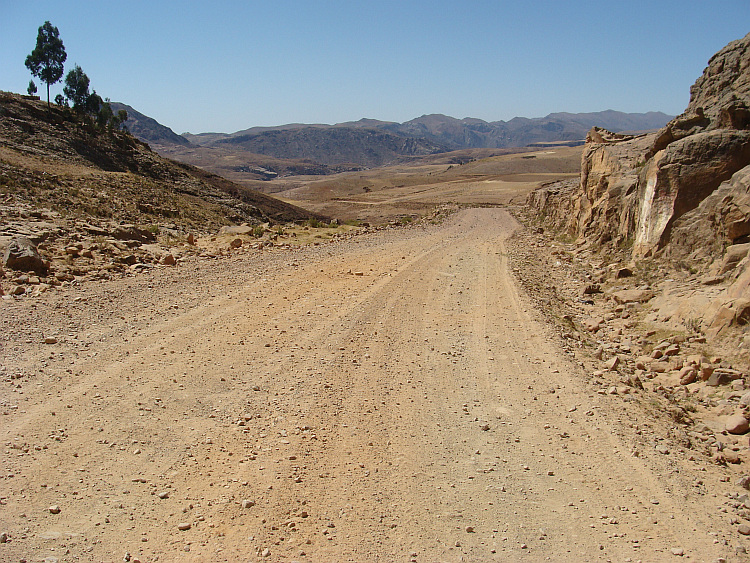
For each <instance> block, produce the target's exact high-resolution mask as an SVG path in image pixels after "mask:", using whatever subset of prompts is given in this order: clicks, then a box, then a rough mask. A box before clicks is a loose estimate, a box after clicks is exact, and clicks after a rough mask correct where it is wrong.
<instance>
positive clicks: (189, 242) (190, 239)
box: [187, 233, 195, 246]
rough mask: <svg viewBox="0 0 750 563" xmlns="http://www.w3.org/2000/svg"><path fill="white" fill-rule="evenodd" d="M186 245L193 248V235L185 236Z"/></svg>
mask: <svg viewBox="0 0 750 563" xmlns="http://www.w3.org/2000/svg"><path fill="white" fill-rule="evenodd" d="M187 243H188V244H189V245H190V246H195V235H194V234H193V233H190V234H188V236H187Z"/></svg>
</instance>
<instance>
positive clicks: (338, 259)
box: [0, 209, 727, 562]
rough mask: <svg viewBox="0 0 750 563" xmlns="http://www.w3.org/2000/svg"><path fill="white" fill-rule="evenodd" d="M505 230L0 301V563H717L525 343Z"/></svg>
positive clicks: (646, 475) (543, 354)
mask: <svg viewBox="0 0 750 563" xmlns="http://www.w3.org/2000/svg"><path fill="white" fill-rule="evenodd" d="M514 228H516V223H515V221H514V220H513V219H512V218H511V217H510V215H508V214H507V212H505V211H503V210H500V209H473V210H465V211H462V212H460V213H458V214H456V215H454V216H452V217H451V218H450V219H449V220H448V221H446V223H445V224H443V225H441V226H431V227H428V228H411V229H407V230H398V231H389V232H382V233H378V234H376V235H373V236H368V237H362V238H360V239H357V240H355V241H354V242H347V243H339V244H335V245H324V246H320V247H315V248H308V249H302V250H294V251H278V252H273V253H271V254H268V255H263V256H261V255H260V253H258V255H257V257H255V258H246V257H245V258H225V259H220V260H216V261H212V262H209V261H202V262H195V263H186V264H182V265H180V266H179V267H177V268H174V269H162V270H159V271H157V272H154V273H150V274H143V275H140V276H137V277H134V278H129V279H125V280H120V281H115V282H108V283H94V282H92V283H90V284H86V285H85V286H84V287H83V288H80V289H71V290H67V291H64V292H59V293H56V294H50V295H48V296H44V297H42V298H40V299H38V300H22V301H17V302H11V301H4V302H3V303H2V304H0V308H1V310H2V316H3V331H4V336H3V341H2V345H3V351H2V357H3V364H4V367H3V369H4V372H3V375H4V376H6V377H7V379H8V382H7V383H4V384H3V385H4V387H3V388H2V395H1V396H0V398H1V399H2V403H1V405H0V406H1V408H0V411H2V414H3V416H2V417H1V418H0V420H1V421H2V427H0V432H1V433H2V443H3V444H4V446H5V447H4V448H3V450H2V458H1V459H2V465H3V468H2V478H1V479H0V497H1V498H0V500H2V504H0V533H7V534H8V536H9V541H8V542H7V543H4V544H1V545H0V560H3V561H19V560H21V559H23V558H25V559H27V560H28V561H42V560H45V559H44V558H46V557H48V558H57V560H59V561H122V560H123V558H124V557H130V560H131V561H132V560H135V559H139V560H140V561H142V562H146V561H156V560H159V561H254V560H265V561H294V560H297V561H363V562H364V561H380V562H387V561H418V562H421V561H516V560H527V561H541V560H545V559H549V560H553V561H637V560H643V561H664V560H667V559H671V558H674V557H675V555H674V553H680V552H679V550H683V552H684V559H685V560H696V561H713V560H716V559H717V558H718V557H720V556H725V555H726V553H724V551H722V550H727V548H725V547H724V546H722V545H721V544H720V543H716V542H717V540H716V538H717V535H716V534H714V535H711V528H710V526H709V524H710V523H709V524H707V520H706V519H707V518H708V516H707V515H706V512H705V507H703V506H702V505H701V506H699V505H695V504H693V501H690V502H688V500H686V499H687V496H686V495H683V494H682V492H681V491H679V490H673V489H670V488H669V487H668V486H667V485H665V483H666V482H667V480H666V477H665V476H663V475H659V474H658V473H657V472H656V471H655V470H654V469H653V468H654V467H655V466H654V465H653V464H650V463H647V460H644V459H642V458H637V457H633V456H632V455H631V452H630V451H629V448H628V446H627V445H626V444H623V443H621V442H620V439H619V438H618V435H617V433H616V432H614V430H615V429H614V428H613V426H612V425H613V424H616V422H615V421H613V420H612V418H611V417H610V414H609V412H608V409H607V403H604V402H603V401H606V400H607V398H606V397H601V396H599V395H597V394H595V393H594V392H593V391H592V390H591V389H590V388H589V386H588V385H587V384H586V383H585V381H584V378H583V374H582V373H580V372H579V371H578V368H577V367H576V366H575V365H573V364H572V363H571V362H570V361H569V360H568V359H567V358H566V357H565V356H564V355H562V354H561V353H560V352H559V351H558V349H557V348H556V347H555V345H554V344H553V343H552V341H551V340H549V339H548V338H547V337H546V332H545V328H544V326H542V325H541V324H540V322H539V321H538V320H537V318H538V317H537V315H536V313H535V312H534V310H533V309H532V308H531V307H530V305H528V302H527V301H526V299H525V297H523V296H522V295H521V294H520V293H519V290H518V289H517V288H516V286H515V285H514V281H513V278H512V276H511V275H510V273H509V267H508V261H507V254H506V251H505V240H506V239H507V237H508V236H509V235H510V234H511V233H512V231H513V230H514ZM45 337H54V338H55V339H56V340H57V342H56V343H53V344H43V343H42V342H43V339H44V338H45ZM17 376H18V377H17ZM11 377H12V379H11ZM712 502H713V505H712V506H714V509H715V504H716V503H717V502H716V499H714V500H713V501H712ZM54 506H56V507H58V508H59V513H56V514H53V513H52V512H57V510H53V511H50V510H49V507H54ZM181 528H189V529H181ZM673 550H675V551H674V553H673ZM126 554H129V555H126ZM49 560H50V561H52V560H53V559H49Z"/></svg>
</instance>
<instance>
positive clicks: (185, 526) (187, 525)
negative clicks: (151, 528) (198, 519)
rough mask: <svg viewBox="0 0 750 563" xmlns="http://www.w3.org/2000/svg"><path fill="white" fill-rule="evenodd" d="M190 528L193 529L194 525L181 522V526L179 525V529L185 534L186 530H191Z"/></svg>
mask: <svg viewBox="0 0 750 563" xmlns="http://www.w3.org/2000/svg"><path fill="white" fill-rule="evenodd" d="M190 528H192V525H191V524H190V522H180V523H179V524H177V529H178V530H181V531H183V532H184V531H185V530H189V529H190Z"/></svg>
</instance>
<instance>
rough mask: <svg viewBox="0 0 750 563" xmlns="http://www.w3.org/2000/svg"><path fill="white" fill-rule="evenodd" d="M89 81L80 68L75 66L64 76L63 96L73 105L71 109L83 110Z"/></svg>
mask: <svg viewBox="0 0 750 563" xmlns="http://www.w3.org/2000/svg"><path fill="white" fill-rule="evenodd" d="M90 83H91V81H90V80H89V77H88V76H86V73H85V72H83V70H82V69H81V67H80V66H78V65H75V66H74V67H73V70H71V71H68V74H67V75H66V76H65V87H64V88H63V94H65V97H66V98H68V100H70V102H71V103H72V104H73V109H77V110H85V109H86V105H87V104H88V101H89V97H90V94H89V84H90Z"/></svg>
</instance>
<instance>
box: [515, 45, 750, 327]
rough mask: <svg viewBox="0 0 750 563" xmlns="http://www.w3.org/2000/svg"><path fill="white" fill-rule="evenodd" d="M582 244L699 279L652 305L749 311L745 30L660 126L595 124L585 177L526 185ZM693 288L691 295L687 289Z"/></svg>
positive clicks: (696, 313) (718, 314) (701, 311)
mask: <svg viewBox="0 0 750 563" xmlns="http://www.w3.org/2000/svg"><path fill="white" fill-rule="evenodd" d="M529 203H530V205H531V206H532V208H533V209H534V210H535V211H536V213H537V215H538V217H543V218H545V220H546V221H547V224H548V225H554V226H555V227H556V228H557V229H561V230H562V231H564V232H565V233H567V235H569V236H572V237H574V238H575V239H577V241H578V243H579V246H580V248H588V249H594V250H596V251H597V252H599V253H600V254H602V255H604V256H609V257H610V258H613V259H614V258H615V257H619V259H621V260H628V261H632V262H633V265H634V267H635V268H637V269H640V270H641V271H643V272H645V271H662V272H664V273H666V272H667V271H670V272H673V271H678V272H680V271H681V272H683V273H684V274H685V275H686V276H688V278H690V279H693V280H694V281H696V282H697V283H699V287H698V288H693V289H691V290H689V291H688V290H685V291H687V293H685V292H684V291H683V293H682V298H676V297H674V296H673V297H674V298H671V299H670V298H668V297H664V298H663V299H661V300H659V299H657V300H655V301H654V307H655V309H656V310H658V312H656V313H655V315H656V316H657V317H659V316H660V318H667V319H670V320H671V321H673V322H679V323H682V324H683V325H684V326H685V327H688V328H691V329H696V330H702V331H706V332H709V333H712V334H715V335H718V334H720V333H724V334H729V333H730V332H731V331H730V330H729V329H733V327H736V328H737V329H738V330H739V333H740V336H742V335H744V333H745V329H746V328H747V326H748V322H750V258H748V251H750V34H749V35H747V36H746V37H744V38H743V39H740V40H737V41H734V42H732V43H730V44H729V45H727V46H726V47H725V48H724V49H722V50H721V51H719V52H718V53H717V54H716V55H714V56H713V57H712V58H711V60H710V61H709V63H708V66H707V68H706V69H705V71H704V73H703V75H702V76H701V77H700V78H698V80H697V81H696V82H695V84H694V85H693V86H692V88H691V91H690V103H689V104H688V107H687V109H686V110H685V112H684V113H683V114H681V115H679V116H678V117H676V118H674V119H673V120H671V121H670V122H669V123H668V124H667V125H666V126H665V127H663V128H662V129H660V130H659V131H658V132H657V133H654V134H650V135H641V136H623V135H616V134H612V133H610V132H608V131H604V130H601V129H596V128H594V129H592V130H591V131H590V132H589V134H588V137H587V143H586V147H585V150H584V152H583V155H582V163H581V178H580V182H574V183H568V184H554V185H549V186H546V187H544V188H542V189H540V190H538V191H537V192H535V193H533V194H532V195H531V198H530V201H529ZM685 295H689V298H687V299H686V298H685Z"/></svg>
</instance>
